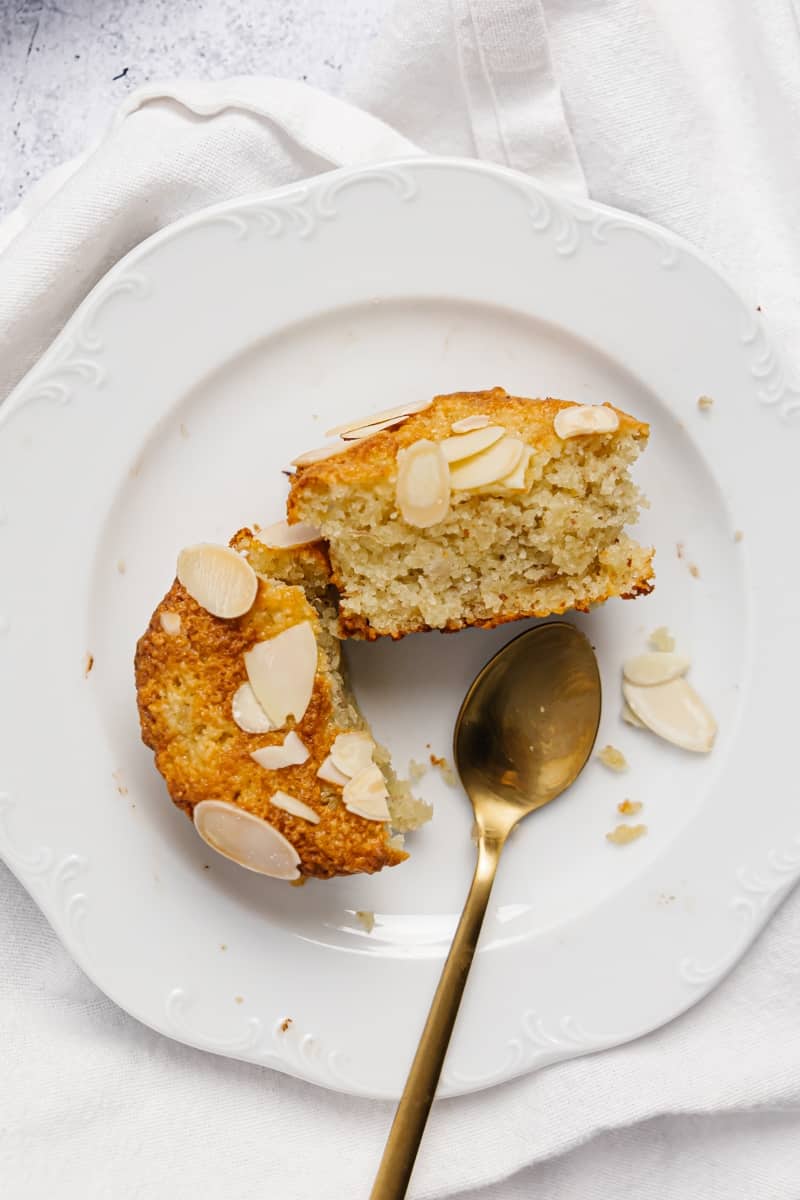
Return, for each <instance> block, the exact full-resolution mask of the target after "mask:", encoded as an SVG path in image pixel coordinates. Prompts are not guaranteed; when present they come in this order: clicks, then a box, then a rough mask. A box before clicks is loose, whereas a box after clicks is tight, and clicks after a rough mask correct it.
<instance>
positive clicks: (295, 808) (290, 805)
mask: <svg viewBox="0 0 800 1200" xmlns="http://www.w3.org/2000/svg"><path fill="white" fill-rule="evenodd" d="M269 802H270V804H274V805H275V807H276V808H282V809H283V810H284V811H285V812H288V813H291V814H292V816H293V817H302V819H303V820H304V821H310V822H311V824H312V825H319V813H315V812H314V810H313V808H309V807H308V805H307V804H303V801H302V800H297V799H295V797H294V796H290V795H289V793H288V792H275V793H274V795H272V796H270V800H269Z"/></svg>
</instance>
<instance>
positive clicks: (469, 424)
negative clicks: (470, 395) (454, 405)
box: [450, 413, 491, 433]
mask: <svg viewBox="0 0 800 1200" xmlns="http://www.w3.org/2000/svg"><path fill="white" fill-rule="evenodd" d="M490 421H491V417H487V416H486V413H476V414H475V416H474V417H462V418H461V420H460V421H453V424H452V425H451V426H450V429H451V430H452V432H453V433H472V431H473V429H485V428H486V426H487V425H488V424H489V423H490Z"/></svg>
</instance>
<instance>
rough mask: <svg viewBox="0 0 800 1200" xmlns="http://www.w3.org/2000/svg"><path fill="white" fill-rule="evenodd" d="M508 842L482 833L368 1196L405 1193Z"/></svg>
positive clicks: (387, 1199)
mask: <svg viewBox="0 0 800 1200" xmlns="http://www.w3.org/2000/svg"><path fill="white" fill-rule="evenodd" d="M504 844H505V835H504V834H503V835H496V834H494V835H492V834H486V833H481V834H480V836H479V840H478V861H477V863H476V865H475V874H474V876H473V878H472V885H471V887H470V889H469V894H468V895H467V898H466V901H465V902H464V909H463V912H462V913H461V920H460V921H459V923H458V928H457V929H456V933H455V937H454V938H453V944H452V946H451V947H450V953H449V954H448V956H447V961H446V962H445V964H444V968H443V970H442V974H441V978H440V979H439V985H438V987H437V988H436V994H435V995H434V997H433V1002H432V1004H431V1007H430V1012H429V1013H428V1019H427V1021H426V1022H425V1028H424V1029H423V1031H422V1037H421V1038H420V1041H419V1046H418V1047H417V1053H416V1055H415V1056H414V1062H413V1063H412V1065H411V1070H410V1071H409V1073H408V1079H407V1080H406V1086H405V1088H404V1089H403V1095H402V1096H401V1098H400V1103H399V1105H398V1107H397V1112H396V1113H395V1118H394V1122H393V1123H392V1128H391V1130H390V1132H389V1137H388V1139H387V1142H386V1147H385V1149H384V1151H383V1158H382V1159H381V1165H380V1167H379V1169H378V1174H377V1175H376V1176H375V1183H374V1184H373V1187H372V1191H371V1192H370V1200H402V1197H403V1196H405V1194H406V1189H407V1187H408V1182H409V1180H410V1178H411V1172H412V1171H413V1169H414V1162H415V1160H416V1157H417V1151H418V1150H419V1144H420V1142H421V1140H422V1134H423V1133H424V1130H425V1124H426V1122H427V1120H428V1113H429V1112H430V1108H431V1105H432V1104H433V1097H434V1094H435V1092H436V1085H437V1084H438V1082H439V1076H440V1075H441V1073H442V1066H443V1064H444V1060H445V1055H446V1054H447V1047H448V1045H449V1043H450V1035H451V1034H452V1032H453V1026H454V1025H455V1021H456V1016H457V1015H458V1009H459V1005H460V1004H461V997H462V995H463V992H464V985H465V984H466V982H467V976H468V975H469V969H470V967H471V966H472V959H473V956H474V954H475V947H476V946H477V944H478V937H479V935H480V932H481V926H482V925H483V918H484V916H485V913H486V906H487V904H488V903H489V896H490V895H491V891H492V884H493V883H494V879H495V875H496V874H497V864H498V863H499V861H500V853H501V851H502V849H503V845H504Z"/></svg>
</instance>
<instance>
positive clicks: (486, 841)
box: [370, 621, 600, 1200]
mask: <svg viewBox="0 0 800 1200" xmlns="http://www.w3.org/2000/svg"><path fill="white" fill-rule="evenodd" d="M599 723H600V674H599V671H598V669H597V660H596V659H595V656H594V651H593V650H592V647H591V646H590V644H589V642H588V640H587V639H586V638H585V637H584V635H583V634H582V633H579V632H578V630H577V629H575V628H574V627H573V626H572V625H567V624H566V622H564V621H556V622H552V623H550V624H548V625H539V626H537V627H536V628H535V629H530V630H528V632H527V633H523V634H521V635H520V636H519V637H517V638H514V640H513V641H511V642H509V643H508V645H507V646H504V647H503V649H502V650H501V651H500V652H499V654H496V655H495V656H494V658H493V659H492V660H491V662H489V663H487V664H486V666H485V667H484V668H483V670H482V671H481V672H480V674H479V675H478V677H477V679H476V680H475V682H474V683H473V684H472V687H471V688H470V689H469V691H468V692H467V694H466V697H465V698H464V703H463V704H462V705H461V711H460V712H459V714H458V719H457V721H456V731H455V738H454V748H455V758H456V766H457V767H458V773H459V775H460V776H461V782H462V783H463V784H464V787H465V789H466V792H467V795H468V796H469V798H470V801H471V802H472V809H473V812H474V813H475V839H476V841H477V846H478V860H477V864H476V866H475V875H474V876H473V880H472V886H471V887H470V890H469V894H468V895H467V899H466V901H465V904H464V910H463V912H462V914H461V920H460V921H459V923H458V929H457V930H456V933H455V937H454V938H453V944H452V946H451V947H450V953H449V954H448V956H447V961H446V963H445V964H444V969H443V971H442V975H441V978H440V980H439V986H438V987H437V989H436V994H435V996H434V997H433V1003H432V1004H431V1008H430V1012H429V1013H428V1020H427V1021H426V1023H425V1028H424V1030H423V1031H422V1037H421V1038H420V1042H419V1046H418V1048H417V1053H416V1055H415V1057H414V1062H413V1063H412V1065H411V1070H410V1072H409V1075H408V1079H407V1080H406V1086H405V1089H404V1090H403V1095H402V1097H401V1098H400V1103H399V1105H398V1108H397V1112H396V1114H395V1118H394V1122H393V1124H392V1128H391V1131H390V1133H389V1137H388V1140H387V1142H386V1148H385V1149H384V1152H383V1158H382V1159H381V1165H380V1168H379V1170H378V1174H377V1176H376V1177H375V1183H374V1184H373V1188H372V1192H371V1193H370V1200H402V1197H403V1196H405V1194H406V1189H407V1187H408V1182H409V1180H410V1178H411V1172H412V1171H413V1169H414V1162H415V1160H416V1157H417V1151H418V1149H419V1144H420V1142H421V1140H422V1134H423V1132H424V1130H425V1125H426V1122H427V1120H428V1113H429V1112H430V1108H431V1105H432V1103H433V1097H434V1094H435V1092H436V1085H437V1084H438V1082H439V1076H440V1075H441V1072H442V1065H443V1063H444V1059H445V1055H446V1053H447V1047H448V1044H449V1042H450V1035H451V1034H452V1032H453V1026H454V1025H455V1021H456V1016H457V1014H458V1008H459V1005H460V1003H461V996H462V994H463V992H464V985H465V984H466V982H467V976H468V974H469V969H470V966H471V965H472V959H473V956H474V954H475V947H476V945H477V942H478V936H479V934H480V931H481V925H482V924H483V918H484V915H485V913H486V907H487V905H488V903H489V896H490V894H491V891H492V884H493V883H494V879H495V875H496V874H497V867H498V864H499V862H500V854H501V852H502V849H503V847H504V845H505V843H506V838H507V837H508V835H509V833H510V832H511V830H512V829H513V828H514V826H515V825H516V824H517V822H519V821H521V820H522V818H523V817H526V816H527V815H528V813H531V812H534V811H535V810H536V809H537V808H543V807H544V805H545V804H549V803H550V801H551V800H555V798H556V796H559V795H560V794H561V793H562V792H563V791H564V790H565V788H568V787H569V785H570V784H571V783H573V781H574V780H575V779H576V778H577V776H578V775H579V774H580V772H581V771H582V770H583V767H584V765H585V763H586V760H587V759H588V757H589V755H590V754H591V752H592V747H593V746H594V741H595V738H596V737H597V727H598V725H599Z"/></svg>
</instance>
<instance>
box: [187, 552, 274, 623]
mask: <svg viewBox="0 0 800 1200" xmlns="http://www.w3.org/2000/svg"><path fill="white" fill-rule="evenodd" d="M178 580H179V581H180V583H182V584H183V586H184V587H185V588H186V591H187V592H188V593H189V595H190V596H191V597H192V599H193V600H196V601H197V603H198V604H199V605H200V607H201V608H204V609H205V610H206V612H210V613H211V615H212V617H224V618H226V619H230V618H232V617H243V616H244V614H245V613H246V612H249V611H250V609H251V608H252V607H253V601H254V600H255V598H256V593H257V591H258V577H257V575H256V573H255V571H254V570H253V568H252V567H251V566H250V563H249V562H248V561H247V559H246V558H242V556H241V554H237V553H236V551H235V550H232V549H231V548H230V546H215V545H212V544H211V543H209V542H201V543H200V544H199V545H197V546H187V547H186V549H184V550H181V552H180V554H179V555H178Z"/></svg>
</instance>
